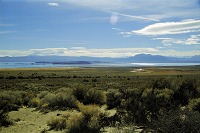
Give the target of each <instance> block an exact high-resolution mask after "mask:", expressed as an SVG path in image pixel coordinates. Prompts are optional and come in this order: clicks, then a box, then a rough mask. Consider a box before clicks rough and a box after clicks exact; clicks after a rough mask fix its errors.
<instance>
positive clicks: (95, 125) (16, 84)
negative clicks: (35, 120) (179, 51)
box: [0, 66, 200, 133]
mask: <svg viewBox="0 0 200 133" xmlns="http://www.w3.org/2000/svg"><path fill="white" fill-rule="evenodd" d="M136 69H137V70H139V69H140V68H80V69H78V68H76V69H72V68H70V69H63V68H62V69H2V70H1V71H0V83H1V84H0V89H1V91H0V100H1V103H0V126H1V127H2V128H3V130H2V131H6V128H9V127H12V126H13V127H14V126H15V124H16V123H17V122H18V121H21V120H20V118H19V119H18V120H17V121H16V120H12V119H11V118H9V117H8V116H9V115H8V114H9V112H11V111H17V110H18V109H20V108H22V107H28V108H27V109H31V108H32V107H34V108H36V110H37V111H40V112H41V113H42V114H43V115H45V114H49V113H51V112H54V111H64V113H60V114H59V113H57V115H56V116H54V117H52V118H49V119H48V121H46V126H47V125H48V126H47V127H48V128H44V129H43V130H41V131H40V132H51V131H53V130H55V131H63V132H68V133H79V132H80V133H83V132H85V133H87V132H92V133H97V132H102V131H107V132H116V129H117V131H118V132H133V131H136V127H138V126H139V127H140V129H141V130H143V131H146V132H161V133H165V132H170V133H171V132H187V133H190V132H194V133H196V132H199V131H200V67H199V66H193V67H166V68H163V67H156V68H142V71H138V72H135V71H134V70H136ZM133 71H134V72H133ZM113 110H114V111H113ZM113 112H114V113H113ZM0 132H1V130H0Z"/></svg>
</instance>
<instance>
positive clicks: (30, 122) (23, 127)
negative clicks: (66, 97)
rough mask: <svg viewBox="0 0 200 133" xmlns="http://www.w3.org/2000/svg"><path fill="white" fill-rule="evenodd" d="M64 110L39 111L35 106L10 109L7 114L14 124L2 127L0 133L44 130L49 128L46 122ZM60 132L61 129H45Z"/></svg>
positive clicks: (38, 131) (48, 132)
mask: <svg viewBox="0 0 200 133" xmlns="http://www.w3.org/2000/svg"><path fill="white" fill-rule="evenodd" d="M62 113H64V111H53V112H49V113H46V114H44V113H41V112H39V111H36V110H35V108H20V109H19V110H18V111H11V112H10V113H9V114H8V116H9V118H10V119H11V120H13V121H15V122H14V125H12V126H9V127H3V128H1V129H0V133H41V132H42V131H44V130H46V131H47V130H49V127H48V126H47V122H48V121H49V120H50V119H51V118H52V117H55V116H57V114H62ZM54 132H55V133H62V132H61V131H47V132H46V133H54Z"/></svg>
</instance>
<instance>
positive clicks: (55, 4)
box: [47, 2, 60, 6]
mask: <svg viewBox="0 0 200 133" xmlns="http://www.w3.org/2000/svg"><path fill="white" fill-rule="evenodd" d="M47 5H48V6H60V5H59V4H58V3H55V2H49V3H47Z"/></svg>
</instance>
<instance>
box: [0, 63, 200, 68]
mask: <svg viewBox="0 0 200 133" xmlns="http://www.w3.org/2000/svg"><path fill="white" fill-rule="evenodd" d="M195 65H200V63H92V64H51V63H35V62H0V68H65V67H66V68H71V67H75V68H79V67H83V68H84V67H147V66H195Z"/></svg>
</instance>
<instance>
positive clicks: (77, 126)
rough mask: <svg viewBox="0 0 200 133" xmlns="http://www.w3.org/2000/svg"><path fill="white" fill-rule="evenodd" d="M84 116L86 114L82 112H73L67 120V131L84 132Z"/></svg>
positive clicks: (71, 132)
mask: <svg viewBox="0 0 200 133" xmlns="http://www.w3.org/2000/svg"><path fill="white" fill-rule="evenodd" d="M84 117H85V116H84V115H83V114H82V113H81V112H73V113H72V114H71V115H70V116H69V117H68V119H67V120H66V126H67V131H68V132H69V133H80V132H84V130H86V129H85V124H86V123H84V122H85V121H84V119H85V118H84Z"/></svg>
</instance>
